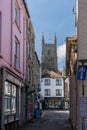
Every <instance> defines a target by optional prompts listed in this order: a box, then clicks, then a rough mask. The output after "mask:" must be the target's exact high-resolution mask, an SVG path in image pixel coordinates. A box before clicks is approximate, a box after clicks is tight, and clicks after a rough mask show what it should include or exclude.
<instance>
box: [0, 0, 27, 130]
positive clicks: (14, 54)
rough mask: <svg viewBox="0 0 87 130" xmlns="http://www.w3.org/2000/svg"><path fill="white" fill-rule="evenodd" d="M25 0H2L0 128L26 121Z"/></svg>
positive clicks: (0, 26) (0, 16)
mask: <svg viewBox="0 0 87 130" xmlns="http://www.w3.org/2000/svg"><path fill="white" fill-rule="evenodd" d="M28 15H29V14H28V10H27V6H26V3H25V0H0V119H1V120H0V129H2V130H4V129H5V130H6V129H7V127H9V130H10V129H13V128H11V127H12V126H13V127H15V126H14V121H15V122H16V123H15V124H16V126H17V125H19V124H22V123H23V122H24V121H25V111H24V109H25V108H24V106H25V101H24V98H23V97H24V90H25V88H24V81H25V76H26V19H27V18H28Z"/></svg>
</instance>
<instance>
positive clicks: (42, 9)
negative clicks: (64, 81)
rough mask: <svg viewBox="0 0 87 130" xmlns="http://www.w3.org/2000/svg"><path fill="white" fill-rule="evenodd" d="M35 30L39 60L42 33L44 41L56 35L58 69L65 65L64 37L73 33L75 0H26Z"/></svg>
mask: <svg viewBox="0 0 87 130" xmlns="http://www.w3.org/2000/svg"><path fill="white" fill-rule="evenodd" d="M26 2H27V4H28V8H29V13H30V16H31V20H32V24H33V28H34V32H35V50H36V52H37V55H38V58H39V60H40V61H41V50H42V45H41V43H42V33H43V34H44V38H45V42H46V43H54V35H55V34H56V37H57V57H58V69H59V70H62V69H63V68H64V67H65V58H66V37H69V36H73V35H75V14H73V12H72V9H73V7H75V0H26Z"/></svg>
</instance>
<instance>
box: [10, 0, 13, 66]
mask: <svg viewBox="0 0 87 130" xmlns="http://www.w3.org/2000/svg"><path fill="white" fill-rule="evenodd" d="M12 39H13V0H11V43H10V44H11V48H10V67H11V68H12V56H13V41H12Z"/></svg>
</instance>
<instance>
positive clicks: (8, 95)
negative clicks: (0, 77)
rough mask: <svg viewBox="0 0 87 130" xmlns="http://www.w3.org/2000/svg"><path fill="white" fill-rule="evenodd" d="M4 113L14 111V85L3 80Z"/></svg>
mask: <svg viewBox="0 0 87 130" xmlns="http://www.w3.org/2000/svg"><path fill="white" fill-rule="evenodd" d="M5 113H9V114H11V113H16V86H15V85H13V84H12V83H10V82H7V81H5Z"/></svg>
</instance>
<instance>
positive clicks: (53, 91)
mask: <svg viewBox="0 0 87 130" xmlns="http://www.w3.org/2000/svg"><path fill="white" fill-rule="evenodd" d="M45 79H50V86H45V84H44V81H45ZM59 79H61V81H62V84H61V86H56V79H52V78H42V79H41V83H40V87H41V92H40V94H41V95H42V96H43V97H64V80H63V78H59ZM45 89H50V90H51V95H50V96H45V95H44V90H45ZM56 89H62V95H61V96H56Z"/></svg>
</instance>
